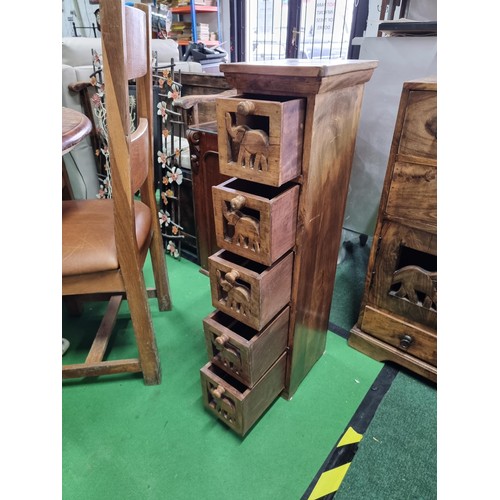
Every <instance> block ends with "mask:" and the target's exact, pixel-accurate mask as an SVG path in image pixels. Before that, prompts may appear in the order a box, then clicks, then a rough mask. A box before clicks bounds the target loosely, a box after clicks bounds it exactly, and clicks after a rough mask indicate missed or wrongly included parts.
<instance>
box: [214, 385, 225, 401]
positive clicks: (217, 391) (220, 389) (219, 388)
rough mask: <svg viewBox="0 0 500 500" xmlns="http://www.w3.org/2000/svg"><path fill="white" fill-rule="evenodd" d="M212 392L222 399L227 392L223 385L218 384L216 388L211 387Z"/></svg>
mask: <svg viewBox="0 0 500 500" xmlns="http://www.w3.org/2000/svg"><path fill="white" fill-rule="evenodd" d="M210 392H211V393H212V395H213V396H214V398H217V399H220V398H221V397H222V395H223V394H224V393H225V392H226V389H225V388H224V387H222V385H218V386H217V388H216V389H211V390H210Z"/></svg>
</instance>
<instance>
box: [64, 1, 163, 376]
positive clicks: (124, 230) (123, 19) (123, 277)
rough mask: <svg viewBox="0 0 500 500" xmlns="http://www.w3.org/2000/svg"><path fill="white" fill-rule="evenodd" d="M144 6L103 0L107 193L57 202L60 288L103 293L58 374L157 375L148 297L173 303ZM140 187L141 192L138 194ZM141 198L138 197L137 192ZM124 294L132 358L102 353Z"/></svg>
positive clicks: (93, 296) (69, 292) (72, 294)
mask: <svg viewBox="0 0 500 500" xmlns="http://www.w3.org/2000/svg"><path fill="white" fill-rule="evenodd" d="M148 9H149V6H148V5H146V4H136V5H135V6H134V7H130V6H125V5H124V2H123V1H122V0H106V2H102V3H101V8H100V10H101V31H102V44H103V58H104V82H105V99H106V110H107V126H108V134H109V150H110V161H111V175H112V179H113V197H112V199H102V200H97V199H96V200H69V201H63V205H62V244H63V248H62V254H63V261H62V274H63V276H62V290H63V296H64V297H66V298H70V299H73V300H72V301H71V303H73V302H74V300H75V299H78V300H86V301H88V300H103V299H105V300H108V301H109V303H108V308H107V311H106V313H105V315H104V318H103V320H102V323H101V325H100V327H99V329H98V332H97V335H96V338H95V340H94V343H93V344H92V347H91V349H90V352H89V354H88V357H87V359H86V361H85V362H84V363H81V364H73V365H65V366H63V369H62V375H63V378H75V377H87V376H99V375H104V374H115V373H136V372H142V375H143V378H144V383H145V384H147V385H153V384H159V383H160V382H161V369H160V362H159V357H158V352H157V346H156V339H155V334H154V330H153V323H152V319H151V312H150V309H149V303H148V298H151V297H156V298H157V300H158V306H159V309H160V310H161V311H167V310H170V309H171V307H172V306H171V298H170V289H169V283H168V276H167V269H166V258H165V252H164V247H163V242H162V237H161V233H160V226H159V220H158V209H157V203H156V198H155V195H154V189H153V183H154V173H153V145H152V126H151V124H152V116H153V115H152V113H153V109H152V75H151V60H150V54H151V46H150V45H151V40H150V37H151V26H150V14H149V10H148ZM130 80H135V84H136V89H137V95H136V99H137V107H136V114H137V125H136V128H135V130H134V131H133V132H130V130H131V129H130V122H131V118H130V114H129V87H128V84H129V81H130ZM137 193H139V195H140V196H139V197H137V196H136V195H137ZM138 198H140V201H139V199H138ZM148 251H149V253H150V256H151V262H152V266H153V274H154V281H155V287H154V289H151V290H147V289H146V285H145V281H144V275H143V265H144V261H145V259H146V256H147V254H148ZM123 300H127V302H128V306H129V310H130V316H131V320H132V325H133V329H134V334H135V338H136V343H137V348H138V358H136V359H135V358H134V359H123V360H113V361H106V360H104V355H105V352H106V348H107V345H108V341H109V338H110V335H111V333H112V329H113V327H114V324H115V321H116V316H117V313H118V310H119V307H120V304H121V303H122V301H123Z"/></svg>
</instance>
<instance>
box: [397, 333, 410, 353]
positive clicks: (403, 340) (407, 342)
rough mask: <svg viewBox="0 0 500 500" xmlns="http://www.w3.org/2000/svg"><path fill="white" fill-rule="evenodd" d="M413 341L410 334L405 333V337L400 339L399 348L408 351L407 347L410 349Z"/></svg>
mask: <svg viewBox="0 0 500 500" xmlns="http://www.w3.org/2000/svg"><path fill="white" fill-rule="evenodd" d="M412 343H413V338H412V337H411V336H410V335H403V337H401V339H400V340H399V348H400V349H403V350H404V351H406V350H407V349H409V347H410V346H411V344H412Z"/></svg>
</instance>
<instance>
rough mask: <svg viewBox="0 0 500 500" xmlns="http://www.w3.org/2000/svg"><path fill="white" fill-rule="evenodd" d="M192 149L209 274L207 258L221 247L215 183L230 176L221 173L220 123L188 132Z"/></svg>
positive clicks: (202, 260)
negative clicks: (218, 135) (215, 202)
mask: <svg viewBox="0 0 500 500" xmlns="http://www.w3.org/2000/svg"><path fill="white" fill-rule="evenodd" d="M188 141H189V148H190V152H191V175H192V182H193V203H194V213H195V219H196V238H197V242H198V261H199V264H200V267H201V271H202V272H204V273H205V274H208V257H209V256H210V255H212V254H213V253H215V252H217V251H218V250H219V247H218V246H217V240H216V237H215V222H214V216H213V213H214V209H213V201H212V186H217V185H218V184H220V183H221V182H224V181H226V180H228V179H229V177H228V176H226V175H223V174H221V173H220V172H219V152H218V144H217V123H216V122H215V121H214V122H208V123H201V124H198V125H196V126H193V127H191V128H190V129H189V131H188Z"/></svg>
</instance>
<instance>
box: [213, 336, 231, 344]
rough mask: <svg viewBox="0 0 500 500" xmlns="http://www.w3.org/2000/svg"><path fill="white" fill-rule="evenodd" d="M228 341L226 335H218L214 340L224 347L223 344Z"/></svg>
mask: <svg viewBox="0 0 500 500" xmlns="http://www.w3.org/2000/svg"><path fill="white" fill-rule="evenodd" d="M228 340H229V337H228V336H227V335H219V336H218V337H217V338H216V339H215V342H217V344H219V345H220V346H224V344H225V343H226V342H227V341H228Z"/></svg>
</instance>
